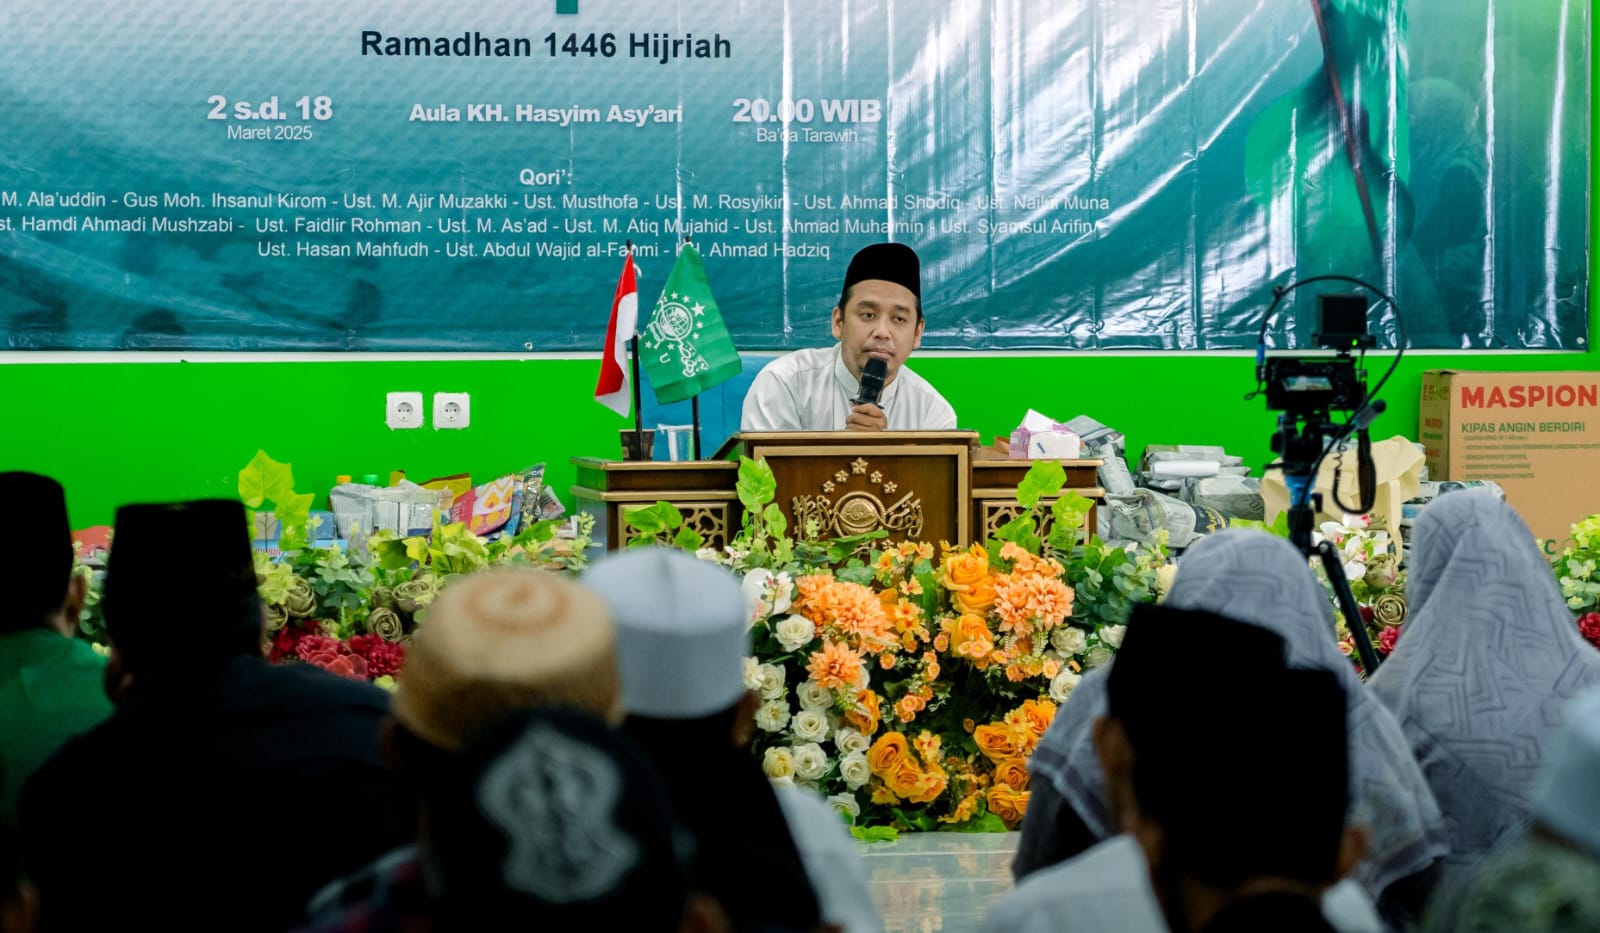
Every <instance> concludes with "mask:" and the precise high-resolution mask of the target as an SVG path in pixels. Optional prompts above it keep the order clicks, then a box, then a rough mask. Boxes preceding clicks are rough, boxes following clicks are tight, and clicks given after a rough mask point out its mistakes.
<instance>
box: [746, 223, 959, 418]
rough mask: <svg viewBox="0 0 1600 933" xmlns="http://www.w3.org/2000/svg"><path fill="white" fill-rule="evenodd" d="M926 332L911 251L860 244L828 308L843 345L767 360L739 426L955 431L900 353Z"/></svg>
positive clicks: (939, 399) (946, 407)
mask: <svg viewBox="0 0 1600 933" xmlns="http://www.w3.org/2000/svg"><path fill="white" fill-rule="evenodd" d="M922 326H923V320H922V264H921V262H920V261H919V260H918V259H917V254H916V253H915V252H914V251H913V250H912V249H911V247H909V246H906V245H905V244H903V243H875V244H873V245H871V246H868V247H866V248H865V249H863V250H861V251H860V252H858V253H856V254H855V257H854V258H852V259H851V260H850V268H849V269H848V270H847V271H846V272H845V275H844V290H843V292H842V293H841V294H840V295H839V304H838V305H837V306H835V307H834V309H833V336H834V337H836V338H838V340H839V343H838V344H837V345H835V346H832V347H819V348H816V349H811V350H796V351H794V352H793V353H787V354H784V355H783V356H780V357H778V358H777V359H775V360H773V361H772V362H771V363H768V364H767V366H766V368H765V369H763V370H761V372H760V374H758V375H757V376H756V379H755V382H754V383H752V384H751V386H750V394H749V395H746V396H745V399H744V412H743V415H742V417H741V418H740V427H741V428H742V429H743V430H746V431H842V430H849V431H949V430H954V428H955V426H956V412H955V409H954V408H951V407H950V403H949V402H947V401H945V400H944V396H942V395H940V394H939V393H938V391H937V390H935V389H934V387H933V386H931V385H929V384H928V381H927V380H926V379H923V378H922V377H921V376H919V375H917V374H916V373H914V372H912V371H911V370H909V369H906V368H905V362H906V357H908V356H910V355H911V351H912V350H915V349H916V348H917V347H919V346H921V345H922ZM874 361H876V362H874ZM863 372H865V373H866V377H867V378H866V379H863V378H862V374H863ZM878 379H881V384H880V383H878ZM863 383H865V385H863ZM874 393H876V394H874Z"/></svg>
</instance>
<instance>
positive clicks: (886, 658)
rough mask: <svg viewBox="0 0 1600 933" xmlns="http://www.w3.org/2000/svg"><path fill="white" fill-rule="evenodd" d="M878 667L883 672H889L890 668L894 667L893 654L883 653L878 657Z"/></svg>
mask: <svg viewBox="0 0 1600 933" xmlns="http://www.w3.org/2000/svg"><path fill="white" fill-rule="evenodd" d="M878 666H879V667H881V668H883V669H884V670H889V669H890V668H892V667H894V654H893V653H892V652H889V651H885V652H884V653H883V654H880V655H878Z"/></svg>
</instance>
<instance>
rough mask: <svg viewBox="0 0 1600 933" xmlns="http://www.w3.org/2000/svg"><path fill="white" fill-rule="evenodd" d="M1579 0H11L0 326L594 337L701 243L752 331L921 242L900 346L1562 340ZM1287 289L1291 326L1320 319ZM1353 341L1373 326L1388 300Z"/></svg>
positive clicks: (1582, 78)
mask: <svg viewBox="0 0 1600 933" xmlns="http://www.w3.org/2000/svg"><path fill="white" fill-rule="evenodd" d="M1589 16H1590V11H1589V5H1588V4H1583V3H1569V2H1565V0H1517V2H1516V3H1493V2H1491V0H1303V2H1299V0H1281V2H1274V3H1260V2H1258V0H1200V2H1194V0H1058V2H1051V3H1039V2H1025V0H923V2H917V3H907V2H900V3H893V2H888V0H884V2H855V0H729V2H724V3H715V4H711V3H687V2H681V0H678V2H672V0H668V2H661V0H517V2H515V3H510V2H496V0H490V2H487V3H482V4H476V5H472V6H470V7H456V6H452V5H449V4H439V3H433V2H422V0H386V2H381V3H380V2H377V0H362V2H357V0H318V2H315V3H312V2H308V0H281V2H272V3H267V2H263V0H240V2H238V3H232V4H219V3H215V2H213V0H168V2H163V3H161V4H129V3H122V2H117V3H113V2H111V0H48V2H46V0H9V2H7V3H6V4H5V5H4V7H3V8H0V36H4V38H3V39H0V47H3V49H4V54H3V55H0V326H3V328H4V334H5V346H6V347H8V348H11V349H58V348H68V349H86V350H87V349H120V348H127V349H201V350H328V349H347V350H386V351H507V352H526V351H535V352H537V351H571V350H598V349H600V348H601V347H602V346H603V344H604V340H605V332H606V325H607V318H606V314H605V310H606V308H607V307H608V304H607V299H608V298H609V297H610V295H609V288H610V283H611V282H613V281H614V280H615V276H616V270H617V268H618V265H619V264H620V263H621V261H622V256H623V254H624V252H625V251H626V249H627V248H628V246H627V244H628V243H630V242H631V243H632V245H633V248H634V250H635V256H636V258H637V261H638V266H639V288H640V290H641V291H643V292H644V293H645V294H654V293H656V292H657V291H658V290H659V289H660V287H661V285H662V283H663V281H664V279H665V276H666V274H667V272H668V270H669V269H670V268H671V267H672V265H673V263H674V260H675V258H676V254H677V252H678V250H679V249H680V248H681V246H682V244H683V243H684V241H685V238H686V237H689V238H692V241H693V243H694V244H695V245H696V247H697V248H698V250H699V252H700V254H701V256H702V257H703V260H704V265H705V269H706V274H707V275H708V276H709V278H710V279H711V280H712V281H714V282H715V283H716V293H717V298H718V302H719V304H720V305H721V307H722V312H723V317H724V320H725V322H726V325H727V329H728V332H729V333H730V335H731V336H732V338H733V340H734V342H735V344H736V345H737V346H738V347H739V348H740V349H742V350H754V349H785V348H793V347H801V346H816V345H822V344H826V343H828V342H829V341H830V337H829V331H828V319H829V312H830V310H831V308H832V307H833V304H834V302H835V301H836V300H837V297H838V293H839V286H840V282H841V279H842V277H843V274H844V269H845V266H846V264H847V263H848V261H849V258H850V255H851V254H852V253H853V252H854V251H855V250H856V249H858V248H860V247H862V246H864V245H866V244H868V243H872V242H877V241H882V240H888V239H892V240H897V241H902V242H906V243H908V244H911V245H912V246H914V247H915V248H916V249H917V250H918V251H919V252H920V254H921V255H922V258H923V274H924V279H925V281H924V287H923V298H924V307H925V310H926V312H927V322H928V323H927V332H926V336H925V339H924V344H923V345H924V347H926V348H950V349H957V348H959V349H1030V348H1048V349H1134V348H1143V349H1215V348H1230V347H1243V346H1253V345H1254V343H1255V340H1256V330H1257V328H1258V327H1259V325H1260V321H1261V318H1262V316H1263V314H1264V313H1265V311H1266V309H1267V306H1268V305H1269V304H1270V303H1271V299H1272V295H1273V289H1274V288H1275V287H1282V286H1286V285H1288V284H1290V283H1292V282H1294V281H1297V280H1300V279H1303V278H1306V277H1309V276H1313V275H1321V274H1336V275H1345V276H1351V277H1354V278H1357V279H1361V280H1364V281H1366V282H1369V283H1371V284H1372V285H1374V286H1375V287H1376V288H1378V289H1380V290H1382V291H1385V292H1388V293H1390V294H1391V295H1393V297H1394V298H1395V299H1396V302H1397V303H1398V305H1399V306H1400V308H1401V310H1402V311H1403V312H1404V321H1405V325H1406V331H1407V334H1408V336H1409V338H1410V342H1411V344H1412V345H1413V346H1421V347H1448V348H1523V347H1537V348H1564V349H1585V348H1586V347H1587V340H1588V334H1587V323H1588V317H1589V314H1588V301H1589V298H1588V249H1589V244H1588V230H1589V220H1588V217H1589V214H1588V212H1589V151H1588V150H1589V138H1590V131H1589V94H1590V90H1589V74H1590V67H1589V37H1590V25H1589ZM1313 299H1314V289H1309V288H1308V289H1301V290H1299V291H1297V292H1295V293H1294V295H1293V298H1292V300H1291V301H1289V302H1286V307H1285V308H1284V309H1283V311H1282V312H1281V313H1280V315H1279V316H1278V317H1277V318H1276V320H1275V321H1274V324H1273V327H1272V331H1271V333H1272V337H1271V339H1272V342H1273V344H1274V345H1275V346H1307V345H1309V344H1310V342H1311V340H1312V337H1311V335H1312V334H1313V333H1314V332H1315V331H1316V330H1317V323H1316V321H1315V311H1316V307H1315V301H1314V300H1313ZM1371 326H1372V328H1373V330H1374V332H1375V333H1377V334H1378V336H1379V340H1380V343H1381V344H1383V345H1385V346H1392V345H1393V344H1394V343H1395V341H1396V339H1397V338H1398V335H1399V329H1398V322H1397V321H1396V318H1395V314H1394V311H1393V309H1392V308H1391V307H1389V306H1387V305H1384V304H1382V303H1379V304H1378V306H1376V307H1374V309H1373V313H1372V315H1371Z"/></svg>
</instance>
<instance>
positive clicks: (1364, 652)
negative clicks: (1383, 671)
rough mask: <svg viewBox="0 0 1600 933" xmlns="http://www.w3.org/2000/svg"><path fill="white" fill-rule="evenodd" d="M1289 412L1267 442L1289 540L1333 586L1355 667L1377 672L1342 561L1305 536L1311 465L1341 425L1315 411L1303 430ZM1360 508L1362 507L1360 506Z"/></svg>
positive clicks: (1313, 500)
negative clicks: (1285, 503) (1315, 561)
mask: <svg viewBox="0 0 1600 933" xmlns="http://www.w3.org/2000/svg"><path fill="white" fill-rule="evenodd" d="M1299 422H1300V419H1299V418H1297V417H1296V416H1295V415H1294V414H1292V413H1284V414H1283V415H1280V416H1279V418H1278V434H1277V435H1276V436H1274V437H1273V439H1272V449H1273V452H1275V453H1277V454H1278V455H1279V456H1280V457H1281V458H1282V462H1281V463H1280V467H1281V468H1282V470H1283V483H1284V486H1285V487H1287V488H1288V490H1289V508H1288V510H1287V515H1288V519H1289V541H1290V542H1291V543H1292V544H1294V546H1295V547H1297V548H1299V549H1300V553H1302V554H1304V555H1305V556H1306V557H1308V558H1309V557H1312V556H1315V557H1317V558H1319V559H1321V561H1322V568H1323V570H1325V571H1326V572H1327V575H1328V582H1329V583H1330V584H1332V586H1333V593H1334V597H1335V598H1336V599H1337V600H1338V602H1339V612H1340V614H1341V615H1343V616H1344V622H1345V627H1346V628H1348V629H1349V630H1350V637H1351V638H1352V639H1353V640H1354V641H1355V644H1356V653H1357V654H1359V655H1360V656H1361V667H1362V669H1363V670H1364V671H1366V674H1367V676H1368V677H1371V676H1372V673H1373V672H1374V671H1376V670H1377V669H1378V652H1377V651H1376V650H1375V649H1374V648H1373V647H1372V639H1371V637H1369V636H1368V635H1367V625H1366V622H1365V620H1363V619H1362V618H1361V609H1360V607H1358V606H1357V605H1356V597H1355V594H1354V593H1352V592H1350V580H1349V578H1348V577H1346V576H1345V574H1344V561H1343V560H1342V559H1341V557H1340V554H1339V549H1338V548H1336V547H1334V545H1333V542H1332V541H1328V540H1327V539H1323V541H1322V542H1321V543H1319V544H1312V543H1311V532H1312V529H1313V528H1315V527H1316V521H1317V518H1316V516H1317V513H1318V512H1320V511H1321V510H1322V494H1321V493H1313V492H1312V491H1311V489H1312V486H1313V483H1314V482H1315V478H1316V477H1315V473H1316V469H1317V465H1318V464H1320V463H1321V462H1322V455H1323V453H1324V452H1326V450H1327V449H1328V446H1329V442H1328V440H1327V439H1328V438H1329V437H1333V438H1335V439H1337V438H1339V437H1340V436H1346V437H1347V436H1348V435H1349V428H1348V427H1347V426H1340V425H1335V424H1333V423H1331V422H1330V421H1328V419H1327V416H1326V414H1323V413H1315V414H1312V415H1310V416H1308V417H1307V418H1306V419H1305V424H1304V426H1301V425H1300V423H1299ZM1364 504H1365V503H1364Z"/></svg>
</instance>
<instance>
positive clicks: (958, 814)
mask: <svg viewBox="0 0 1600 933" xmlns="http://www.w3.org/2000/svg"><path fill="white" fill-rule="evenodd" d="M982 796H983V794H981V793H979V792H978V791H973V792H972V793H970V794H968V795H967V796H965V797H962V798H961V802H960V803H958V804H956V808H955V809H954V810H951V811H950V812H949V813H948V814H946V815H944V816H941V817H939V822H941V823H965V822H966V821H967V820H970V819H972V818H973V817H974V816H977V815H978V800H979V799H980V798H981V797H982Z"/></svg>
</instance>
